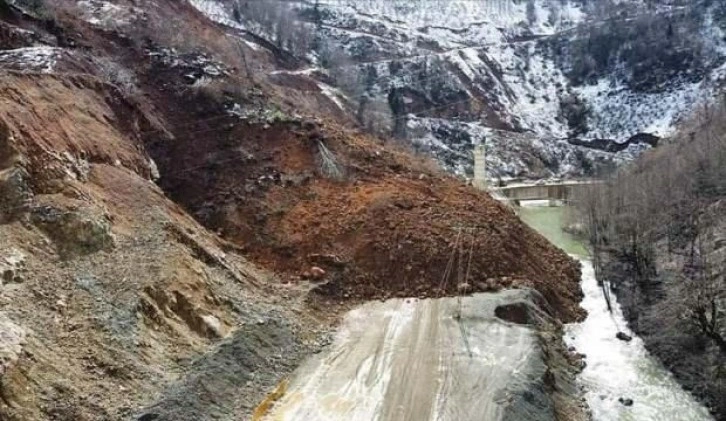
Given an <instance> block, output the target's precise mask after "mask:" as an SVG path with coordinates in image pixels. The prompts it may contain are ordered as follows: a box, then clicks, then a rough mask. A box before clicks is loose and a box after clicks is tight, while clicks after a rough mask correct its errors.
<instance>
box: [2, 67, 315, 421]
mask: <svg viewBox="0 0 726 421" xmlns="http://www.w3.org/2000/svg"><path fill="white" fill-rule="evenodd" d="M0 94H1V95H2V97H3V102H2V103H1V104H0V127H2V129H3V130H2V136H1V137H0V192H2V202H1V203H2V204H3V206H2V207H0V240H1V241H0V262H2V263H0V265H2V269H3V276H4V280H3V285H2V286H1V287H0V338H1V339H2V340H0V367H1V368H2V369H1V370H0V419H3V420H6V419H7V420H13V421H14V420H45V419H54V420H100V419H123V418H126V417H129V416H131V415H133V414H134V413H137V411H139V410H140V408H141V407H144V406H147V405H151V404H153V402H154V400H155V399H156V397H157V395H158V394H159V393H160V392H161V391H163V390H165V389H166V388H167V387H170V385H173V384H174V383H175V382H177V381H178V380H179V379H180V377H181V376H182V375H183V373H185V372H186V371H187V370H189V369H190V368H189V367H190V362H191V361H192V360H193V359H195V358H197V357H199V356H201V355H202V354H203V353H205V352H208V351H209V350H210V349H213V348H214V346H215V344H216V343H217V342H218V341H220V340H221V339H223V338H226V337H228V336H230V335H231V333H232V332H234V331H236V330H237V328H238V326H240V325H241V324H244V323H250V324H251V325H256V324H257V323H258V322H259V321H260V320H263V321H264V320H271V321H274V322H275V323H277V324H281V326H282V327H280V328H279V329H277V328H275V327H271V328H269V329H267V330H266V334H268V335H269V334H277V333H275V332H278V330H279V331H280V332H287V333H286V334H284V337H285V338H286V339H285V341H286V343H287V344H288V352H287V353H286V357H285V361H288V362H287V363H286V364H287V367H288V369H291V368H292V366H293V365H294V361H296V359H297V358H298V357H299V355H300V353H302V352H303V350H304V349H306V346H305V345H303V344H302V342H301V341H302V339H303V337H302V336H300V335H302V334H303V333H304V332H309V328H301V327H292V328H291V326H300V325H301V323H304V320H305V319H306V317H305V315H300V314H295V313H294V312H295V311H296V308H297V307H296V305H295V304H294V302H295V301H296V300H297V301H300V300H301V299H302V298H297V299H296V298H295V297H301V296H300V293H298V292H296V291H292V290H289V289H282V290H279V289H276V287H275V286H276V285H281V284H282V283H281V282H273V283H272V284H270V285H271V286H268V287H266V288H273V290H274V291H276V292H272V291H271V290H261V289H260V286H261V285H262V284H263V282H265V281H263V280H264V279H267V277H269V275H265V274H264V272H258V271H257V270H256V269H255V268H254V267H253V266H252V265H250V264H249V263H247V262H246V261H245V260H244V259H243V258H240V257H238V256H235V255H234V254H230V253H225V252H223V251H222V249H221V247H222V246H223V245H224V243H223V242H220V241H219V240H218V239H216V238H215V237H214V236H213V235H210V234H209V233H208V232H207V231H206V230H205V229H204V228H203V227H201V226H200V225H198V224H197V223H196V222H195V221H194V220H193V219H192V218H190V217H189V216H187V215H186V214H185V212H184V211H183V210H182V209H181V208H180V207H179V206H177V205H176V204H174V203H173V202H171V201H170V200H169V199H167V198H166V197H165V195H164V193H163V192H162V191H161V190H160V189H159V188H158V187H157V186H156V185H155V184H154V183H153V182H152V181H151V180H150V179H149V177H151V175H152V173H153V172H154V171H153V170H152V168H153V165H152V164H151V161H150V160H149V158H148V157H147V156H146V154H145V152H144V149H143V145H141V144H139V143H138V139H139V138H140V137H139V128H140V127H144V126H148V125H149V124H150V123H149V121H148V120H147V119H146V117H144V115H143V113H142V112H141V111H140V110H138V109H136V108H135V107H133V106H132V105H131V104H129V103H127V102H125V101H124V100H123V99H121V98H120V97H119V96H118V92H116V91H115V90H114V89H113V88H112V87H110V86H107V85H104V84H102V83H100V82H99V81H98V80H96V79H94V78H90V77H70V78H68V77H60V76H48V75H28V74H23V75H20V74H13V73H5V74H4V75H3V77H2V80H1V81H0ZM9 204H12V206H9ZM10 263H13V265H12V266H11V265H10ZM268 283H269V282H268ZM276 295H277V296H278V297H285V296H286V297H288V300H289V301H288V304H290V305H289V306H287V308H286V309H283V308H281V307H280V306H279V305H277V304H274V303H273V301H274V300H275V299H274V298H273V297H275V296H276ZM271 311H272V312H273V313H270V312H271ZM283 325H284V326H283ZM271 326H276V325H275V324H272V325H271ZM283 327H284V329H283ZM246 338H254V336H251V335H250V336H249V337H248V336H245V335H242V336H241V339H239V338H238V339H237V342H238V343H239V342H240V341H242V342H243V343H244V341H246V340H249V339H246ZM263 363H264V360H263V361H262V362H260V361H258V360H254V359H253V360H250V361H249V363H248V364H246V365H244V367H245V370H246V371H245V373H244V375H246V376H251V377H250V379H251V381H250V382H249V383H248V384H247V385H246V386H242V388H241V389H240V391H241V392H244V394H245V396H246V398H245V399H243V400H242V401H240V402H238V403H237V404H236V405H237V408H238V411H240V412H241V413H243V414H244V413H247V412H249V411H251V409H252V408H253V407H254V406H255V405H256V402H257V401H258V400H259V399H260V398H261V396H262V395H263V394H264V391H265V390H266V388H268V387H271V386H273V385H274V384H275V383H276V382H277V379H278V377H277V376H278V375H280V373H282V372H284V370H285V369H284V367H285V364H283V365H282V366H278V370H277V371H274V370H270V369H269V367H267V366H265V365H264V364H263ZM258 369H259V370H260V372H259V373H256V374H255V372H256V370H258ZM189 399H193V398H189ZM188 404H189V405H192V404H193V402H192V403H188Z"/></svg>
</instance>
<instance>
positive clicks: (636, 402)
mask: <svg viewBox="0 0 726 421" xmlns="http://www.w3.org/2000/svg"><path fill="white" fill-rule="evenodd" d="M566 212H567V209H566V208H560V207H535V208H523V209H521V212H520V213H521V216H522V218H523V219H524V220H525V221H526V222H528V223H529V224H530V225H532V226H533V227H535V228H536V229H537V230H538V231H540V232H541V233H542V234H543V235H545V236H546V237H547V238H548V239H549V240H550V241H552V242H553V243H555V244H556V245H558V246H560V247H561V248H563V249H564V250H566V251H568V252H569V253H572V254H575V255H579V256H580V257H579V258H580V261H581V263H582V267H583V271H582V288H583V292H584V295H585V298H584V300H583V301H582V303H581V306H582V307H583V308H584V309H585V310H586V311H587V312H588V316H587V318H586V319H585V320H584V321H583V322H581V323H573V324H569V325H567V326H566V328H565V332H566V337H565V340H566V342H567V344H568V345H569V346H571V347H573V348H574V349H576V350H577V352H579V353H582V354H584V355H585V363H586V366H585V369H584V370H583V371H582V373H581V375H580V376H579V381H578V383H579V384H580V385H582V387H583V388H584V389H585V391H586V395H585V396H586V398H587V402H588V404H589V406H590V408H591V410H592V415H593V419H594V420H595V421H601V420H602V421H610V420H613V421H614V420H634V421H648V420H654V421H655V420H661V419H668V420H682V421H696V420H711V419H712V418H711V417H710V416H709V414H708V411H707V410H706V408H705V407H703V406H701V405H700V404H698V402H697V401H696V400H695V399H694V398H693V397H692V396H691V395H690V394H689V393H687V392H686V391H684V390H683V389H682V388H681V387H680V386H679V384H678V383H677V382H676V380H675V379H674V377H673V376H672V375H671V374H670V373H669V372H668V370H667V369H666V368H665V367H663V366H662V365H661V364H660V363H659V362H658V360H657V359H655V358H653V357H652V356H651V355H650V354H649V352H648V350H646V346H645V344H646V343H645V342H644V341H643V340H642V339H641V338H639V337H638V335H637V333H638V332H637V331H635V332H634V331H631V330H630V329H629V328H628V324H627V322H626V320H625V317H624V315H623V310H622V309H621V307H620V304H619V302H618V299H617V297H613V298H612V300H611V305H612V312H611V311H610V310H609V309H608V305H607V303H606V301H605V299H604V297H603V293H602V289H601V287H600V286H599V285H598V283H597V280H596V279H595V272H594V269H593V266H592V263H591V262H590V261H589V259H588V258H587V257H585V256H586V253H585V248H584V247H583V245H582V244H581V243H580V242H579V241H577V240H576V239H575V238H574V237H573V236H571V235H570V234H568V233H566V232H565V231H564V229H563V227H565V226H566V224H567V221H568V218H567V215H566ZM619 332H622V333H625V334H626V335H627V336H628V337H631V338H632V339H631V340H630V341H622V340H620V339H618V338H617V337H616V335H617V334H618V333H619Z"/></svg>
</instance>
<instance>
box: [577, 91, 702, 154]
mask: <svg viewBox="0 0 726 421" xmlns="http://www.w3.org/2000/svg"><path fill="white" fill-rule="evenodd" d="M575 90H576V91H577V92H578V93H579V94H580V95H581V96H582V98H583V99H585V100H586V101H587V103H588V104H590V106H591V107H592V111H593V113H592V117H591V119H590V123H589V126H590V132H589V133H588V134H587V136H588V137H594V138H613V139H622V140H626V139H627V138H628V137H630V136H632V135H634V134H637V133H639V132H646V133H652V134H655V135H657V136H667V135H670V134H672V132H673V130H674V127H675V123H677V122H678V121H679V120H680V119H681V118H682V117H684V116H685V115H686V114H688V112H689V111H691V110H693V109H694V108H695V107H696V106H697V105H699V104H700V103H702V102H703V101H707V100H709V99H710V96H711V92H712V91H711V89H710V88H709V87H708V85H707V84H705V83H703V82H699V83H689V84H683V85H681V86H680V87H678V89H672V90H668V91H666V92H659V93H642V92H639V93H635V92H633V91H631V90H629V89H627V88H626V87H624V86H622V85H619V84H617V83H613V82H610V81H607V80H605V79H602V80H600V82H599V83H598V84H597V85H592V86H584V87H578V88H576V89H575Z"/></svg>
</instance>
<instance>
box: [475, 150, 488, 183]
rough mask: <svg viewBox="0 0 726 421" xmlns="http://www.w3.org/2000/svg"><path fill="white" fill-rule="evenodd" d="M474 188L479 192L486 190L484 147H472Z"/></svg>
mask: <svg viewBox="0 0 726 421" xmlns="http://www.w3.org/2000/svg"><path fill="white" fill-rule="evenodd" d="M474 187H476V188H477V189H480V190H486V188H487V165H486V150H485V149H484V145H477V146H475V147H474Z"/></svg>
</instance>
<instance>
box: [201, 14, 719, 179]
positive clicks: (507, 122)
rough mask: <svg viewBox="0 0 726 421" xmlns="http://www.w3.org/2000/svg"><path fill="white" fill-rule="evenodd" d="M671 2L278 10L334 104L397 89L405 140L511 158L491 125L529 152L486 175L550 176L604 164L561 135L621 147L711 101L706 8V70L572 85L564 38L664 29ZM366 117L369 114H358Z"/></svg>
mask: <svg viewBox="0 0 726 421" xmlns="http://www.w3.org/2000/svg"><path fill="white" fill-rule="evenodd" d="M190 2H191V3H192V4H193V5H194V6H195V7H197V8H198V9H199V10H200V11H202V12H203V13H205V14H206V15H207V16H209V17H210V19H212V20H215V21H217V22H219V23H223V24H225V25H228V26H230V27H234V28H238V29H242V28H243V27H247V28H248V29H250V28H251V30H253V32H255V33H256V34H258V35H262V36H265V35H264V33H262V32H261V31H260V30H258V29H257V28H255V24H254V22H249V21H246V20H244V17H243V19H242V21H243V22H244V25H242V24H240V23H238V22H237V21H236V20H235V19H233V17H232V15H231V9H230V7H229V3H228V2H227V3H224V2H222V1H217V0H190ZM671 3H673V2H670V1H666V0H662V1H661V2H660V3H659V4H658V5H657V6H656V8H655V9H649V8H647V7H646V3H645V2H643V1H642V0H619V1H617V2H615V3H614V4H615V5H616V6H617V7H619V9H617V11H616V12H613V11H609V12H603V11H602V10H600V9H598V3H596V2H595V3H593V2H583V1H582V0H480V1H471V0H365V1H360V0H319V1H315V0H300V1H297V2H294V1H293V2H289V3H286V4H288V5H289V7H290V8H291V9H292V10H294V11H296V12H297V13H298V17H299V19H300V20H301V21H305V23H306V24H308V25H310V26H313V27H314V28H316V29H315V30H316V37H317V41H316V45H317V50H316V51H313V52H312V53H311V54H310V55H309V57H310V58H311V69H308V73H309V74H326V72H312V71H311V70H312V68H316V67H326V69H327V74H329V75H331V77H332V78H333V79H336V75H338V76H337V79H339V80H337V82H338V83H337V85H338V88H339V91H335V92H334V94H333V91H331V90H330V88H326V89H324V90H323V91H324V92H326V93H327V94H329V95H331V96H333V97H334V98H340V97H341V95H342V94H343V93H345V94H346V95H347V98H346V101H345V102H346V103H347V104H356V103H358V102H360V101H361V99H362V98H365V99H366V101H368V100H369V99H370V98H375V99H376V100H377V101H378V102H379V103H380V102H382V103H387V102H389V101H390V98H391V97H390V95H391V94H392V93H393V92H394V91H395V92H396V94H397V95H401V96H402V98H403V103H404V104H405V110H403V114H401V115H398V116H396V117H395V118H397V119H402V118H406V115H410V116H411V118H409V124H408V126H409V127H410V128H411V130H409V133H407V135H406V136H407V137H408V138H409V139H410V140H411V141H412V142H413V143H414V144H416V145H419V146H421V147H423V148H425V149H427V150H431V152H432V153H433V154H434V155H436V156H438V157H439V158H440V159H442V160H445V161H442V162H444V164H445V166H446V167H447V168H450V169H451V170H453V171H457V172H467V171H468V169H469V168H470V167H471V160H472V157H471V154H470V151H471V148H472V147H473V144H474V143H477V142H484V143H487V144H488V145H489V146H490V149H491V150H492V153H491V154H490V156H491V157H495V156H497V154H499V155H501V156H507V157H508V159H515V157H514V156H513V155H512V154H511V153H501V154H500V153H499V152H498V151H496V149H497V148H508V147H509V145H507V144H506V142H503V141H499V140H496V141H495V140H493V139H492V136H491V135H489V136H487V135H486V133H490V134H491V133H492V132H491V130H495V131H496V132H497V133H501V131H510V132H512V133H513V134H512V135H511V136H498V137H497V139H510V140H512V139H515V138H516V139H518V142H519V143H522V142H525V141H524V140H522V139H529V140H528V141H526V142H528V143H529V146H530V147H529V148H528V149H531V151H530V152H531V154H530V155H528V156H529V158H528V159H527V162H524V163H523V164H522V165H519V164H517V165H514V164H512V165H509V164H507V163H506V162H504V161H502V160H500V161H497V162H494V163H493V164H494V166H493V167H492V174H493V175H497V176H515V175H517V176H527V175H530V176H533V177H539V176H541V175H542V174H541V171H539V167H540V166H541V167H542V168H549V169H550V170H551V174H550V175H557V176H567V175H568V174H567V172H568V171H571V175H575V174H579V173H581V172H582V170H583V166H582V165H580V167H578V166H577V164H576V163H575V162H574V161H572V160H571V159H570V161H572V162H569V163H568V162H565V163H563V165H561V166H557V165H552V163H550V162H547V161H548V160H550V159H558V158H557V157H560V158H561V159H565V160H567V159H569V158H566V156H572V155H573V154H575V155H577V156H578V159H580V158H581V157H582V156H583V155H585V158H586V159H590V158H592V160H596V161H597V160H600V158H603V159H605V158H604V157H602V156H600V155H598V154H595V153H594V152H593V153H584V152H582V151H580V149H581V147H579V146H578V147H575V146H572V145H570V144H569V143H568V142H567V141H565V139H567V138H568V137H573V136H577V138H578V139H579V140H587V139H611V140H614V141H616V142H625V141H627V140H628V139H629V138H630V137H632V136H634V135H636V134H639V133H651V134H655V135H657V136H666V135H669V134H670V133H672V131H673V129H674V127H675V126H676V124H677V123H678V122H679V121H680V119H681V118H682V117H683V116H684V115H686V114H688V113H689V112H690V111H691V110H693V109H694V108H695V107H696V106H697V105H698V104H700V103H701V102H704V101H710V100H712V99H713V97H714V95H715V92H716V90H717V89H716V88H717V87H718V86H719V84H721V83H722V80H723V78H724V77H726V42H724V33H723V31H722V29H721V28H719V24H717V23H716V22H715V19H714V18H713V16H712V14H709V13H706V12H704V15H705V19H704V21H703V24H702V26H701V27H700V28H699V29H698V31H697V32H698V34H697V35H695V36H698V37H699V40H701V42H702V45H707V46H708V48H705V49H706V50H708V51H709V54H712V55H714V57H711V58H710V59H709V60H707V62H708V63H709V64H708V66H710V67H708V66H705V65H701V66H700V67H698V68H694V69H685V70H684V69H679V70H678V72H680V73H679V74H682V75H683V78H682V79H683V80H682V81H678V80H676V81H674V82H673V83H668V84H655V85H656V88H654V89H650V90H649V91H647V92H644V91H643V90H638V89H635V88H634V87H633V84H632V83H630V84H629V83H627V81H624V80H623V79H622V78H623V76H622V75H623V74H625V75H627V74H629V72H630V71H631V70H633V69H628V68H623V67H622V66H620V67H619V68H617V70H618V71H617V72H607V71H601V73H600V74H597V75H596V78H595V79H594V80H593V79H592V77H590V80H588V81H587V83H582V81H576V80H574V79H573V78H572V75H571V72H572V68H571V67H572V63H573V58H572V56H571V55H572V54H575V53H577V51H574V48H568V47H567V45H565V48H562V43H565V44H568V43H571V44H572V45H575V44H576V43H577V42H580V41H582V40H583V39H587V38H588V37H589V36H590V35H589V34H590V32H589V31H590V29H593V30H595V29H598V28H600V29H602V28H608V27H609V26H608V25H612V23H613V22H614V21H619V23H620V24H622V25H626V26H627V25H628V24H629V22H630V21H631V20H632V21H633V22H634V24H635V22H636V20H637V19H642V18H643V17H644V16H650V15H653V16H662V17H664V18H665V20H664V21H663V22H668V21H671V20H672V21H675V22H678V16H679V14H684V15H685V14H687V13H688V12H689V10H687V8H686V6H683V5H674V4H671ZM600 4H602V3H600ZM693 4H700V2H699V1H698V0H696V1H694V2H693ZM616 6H613V7H616ZM694 7H696V6H694ZM607 13H610V15H608V14H607ZM626 13H627V14H626ZM622 16H626V17H625V18H622ZM671 18H672V19H671ZM660 23H662V22H660ZM313 24H314V25H313ZM655 26H658V25H655ZM661 26H662V25H661ZM267 36H268V37H271V35H267ZM558 43H559V45H558ZM622 44H623V45H619V46H616V47H617V48H619V49H620V50H618V51H617V52H616V53H615V56H616V57H620V55H625V54H626V53H628V52H629V51H630V50H629V49H631V50H632V49H633V48H635V47H637V46H635V47H633V46H632V45H628V44H629V43H628V42H623V43H622ZM556 47H557V48H556ZM326 49H327V50H326ZM595 49H596V50H597V47H595ZM323 50H325V51H331V50H338V51H340V52H341V53H339V54H338V55H339V56H340V55H342V56H343V57H344V59H343V60H340V59H339V60H338V61H337V62H333V63H332V64H331V63H326V59H325V57H324V56H325V54H324V51H323ZM573 51H574V52H573ZM618 60H619V58H618ZM327 61H330V60H327ZM680 64H682V63H680ZM613 65H614V66H617V64H613ZM694 66H695V64H694ZM633 71H634V70H633ZM641 73H642V72H641ZM340 75H342V77H341V76H340ZM318 82H324V83H326V84H327V83H329V82H330V81H329V80H325V81H318ZM661 85H662V86H661ZM324 86H327V85H324ZM571 97H577V98H579V99H580V100H581V101H582V102H583V104H584V106H585V108H586V109H588V110H589V115H588V116H587V124H586V125H585V127H586V129H585V130H584V131H577V132H575V130H574V128H573V127H572V125H571V124H569V123H570V122H568V121H567V119H566V118H565V117H564V113H563V101H566V100H567V99H568V98H571ZM355 108H356V107H355V106H351V107H349V109H350V110H355ZM358 111H359V112H360V111H361V110H360V109H359V110H358ZM362 111H363V114H364V115H365V114H366V110H365V109H362ZM399 113H400V110H399ZM423 121H426V123H425V124H424V123H422V122H423ZM461 124H463V126H462V125H461ZM452 126H455V127H457V132H458V131H461V130H464V131H468V132H469V136H468V138H469V139H470V140H471V141H470V142H468V143H466V142H464V143H465V144H463V145H460V144H458V143H457V142H460V141H461V139H460V138H457V137H456V136H454V135H451V134H449V135H446V134H445V133H447V132H449V131H450V130H449V128H450V127H452ZM487 130H489V132H487ZM580 143H581V142H580ZM521 149H522V148H519V149H518V150H521ZM640 149H642V148H636V150H633V149H632V148H628V149H626V150H625V151H623V152H620V153H619V156H617V157H612V159H609V161H612V162H620V161H622V160H624V159H631V158H632V157H633V156H635V155H637V153H638V151H639V150H640ZM568 154H569V155H568ZM595 155H598V156H597V157H596V156H595ZM538 156H539V158H537V157H538ZM443 157H445V158H443ZM492 159H494V158H492ZM515 161H521V160H517V159H515ZM593 162H594V161H593ZM590 164H592V162H586V163H585V164H584V166H585V167H588V166H589V165H590ZM496 166H499V168H498V169H497V168H496ZM527 167H529V168H531V169H532V172H531V174H527V171H526V168H527ZM523 168H524V169H523Z"/></svg>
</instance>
